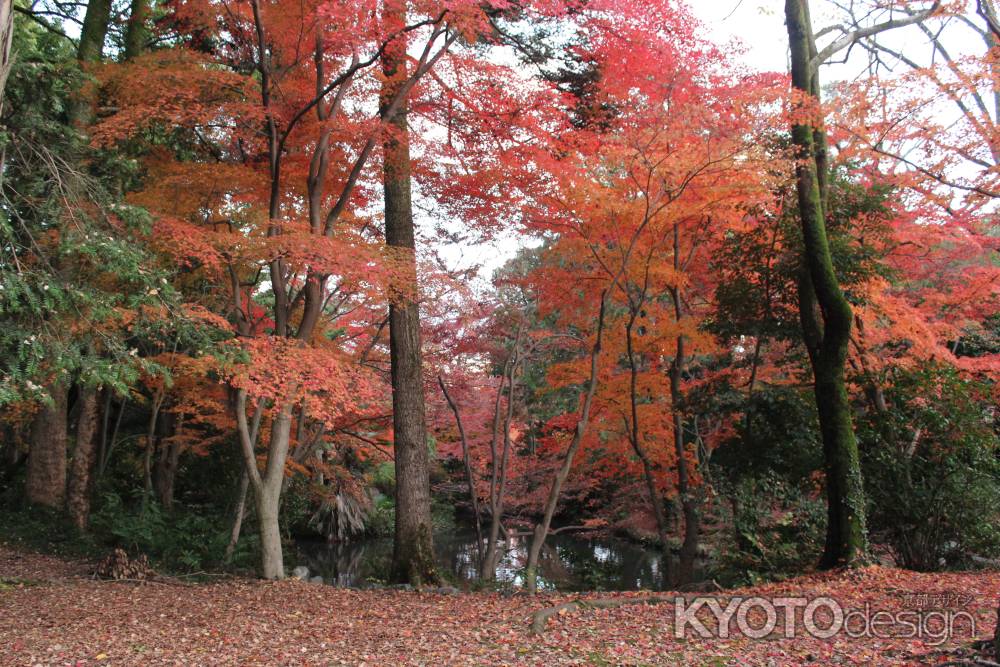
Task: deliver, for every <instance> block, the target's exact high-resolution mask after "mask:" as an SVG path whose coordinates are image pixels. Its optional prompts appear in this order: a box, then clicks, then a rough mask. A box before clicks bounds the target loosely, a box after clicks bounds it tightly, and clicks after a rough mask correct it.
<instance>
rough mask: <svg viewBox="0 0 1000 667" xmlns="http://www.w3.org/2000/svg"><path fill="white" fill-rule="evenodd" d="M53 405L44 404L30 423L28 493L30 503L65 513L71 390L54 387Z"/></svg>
mask: <svg viewBox="0 0 1000 667" xmlns="http://www.w3.org/2000/svg"><path fill="white" fill-rule="evenodd" d="M49 394H50V396H51V398H52V402H51V403H43V404H42V406H41V407H40V408H39V411H38V414H37V415H35V418H34V419H33V420H32V423H31V441H30V444H29V449H28V473H27V479H26V481H25V491H26V493H27V496H28V502H31V503H35V504H38V505H45V506H46V507H51V508H53V509H62V507H63V502H64V500H65V498H66V432H67V426H66V411H67V403H68V402H69V388H68V387H67V386H66V385H64V384H61V383H54V384H53V385H52V386H51V387H50V389H49Z"/></svg>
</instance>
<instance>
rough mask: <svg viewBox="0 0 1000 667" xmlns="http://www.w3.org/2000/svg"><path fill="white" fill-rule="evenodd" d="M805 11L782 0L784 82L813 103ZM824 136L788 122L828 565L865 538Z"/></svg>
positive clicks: (847, 325)
mask: <svg viewBox="0 0 1000 667" xmlns="http://www.w3.org/2000/svg"><path fill="white" fill-rule="evenodd" d="M808 17H809V7H808V0H786V2H785V18H786V23H787V27H788V40H789V46H790V48H791V62H792V86H793V88H794V89H796V90H798V91H799V92H800V93H801V94H802V95H803V96H804V97H805V98H806V99H808V98H810V97H811V98H812V100H813V102H818V101H819V97H818V92H819V84H818V78H817V77H816V74H815V72H814V71H813V68H812V65H811V62H812V60H813V54H814V52H815V47H814V46H813V45H812V34H811V30H812V28H811V26H810V23H809V19H808ZM825 141H826V140H825V133H824V132H823V130H822V122H821V121H819V120H815V121H812V122H807V121H800V122H798V123H796V124H795V125H793V126H792V142H793V145H794V148H795V151H796V158H797V164H796V168H795V174H796V188H797V192H798V200H799V214H800V218H801V225H802V236H803V255H802V263H803V272H802V275H801V276H800V281H799V288H800V298H799V301H800V316H801V319H802V322H803V335H804V339H805V342H806V347H807V348H808V349H809V356H810V360H811V362H812V366H813V376H814V390H815V396H816V407H817V412H818V414H819V423H820V432H821V434H822V438H823V454H824V464H825V465H824V467H825V472H826V490H827V510H828V524H827V537H826V545H825V549H824V553H823V557H822V559H821V561H820V566H821V567H835V566H838V565H854V564H857V563H861V562H863V561H864V560H865V558H866V556H867V549H868V545H867V536H866V529H865V500H864V490H863V487H862V481H861V468H860V463H859V460H858V445H857V441H856V439H855V436H854V428H853V424H852V421H851V406H850V402H849V398H848V394H847V388H846V385H845V381H844V365H845V363H846V359H847V352H848V346H849V344H850V334H851V323H852V320H853V314H852V312H851V306H850V303H848V301H847V299H846V298H845V297H844V294H843V292H842V291H841V289H840V284H839V282H838V280H837V276H836V273H835V271H834V267H833V258H832V255H831V252H830V246H829V242H828V239H827V234H826V220H825V213H824V201H823V200H824V198H825V194H824V190H825V187H824V184H825V176H826V174H825V172H826V168H825V167H826V165H825V161H826V160H825V151H826V146H825ZM819 144H822V145H819ZM821 171H822V173H821ZM817 307H818V309H819V314H818V315H817V313H816V309H817Z"/></svg>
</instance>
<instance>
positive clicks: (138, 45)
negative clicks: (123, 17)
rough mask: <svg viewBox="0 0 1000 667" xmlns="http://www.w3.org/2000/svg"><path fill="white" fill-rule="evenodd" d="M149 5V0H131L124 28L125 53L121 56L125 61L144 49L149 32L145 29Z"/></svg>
mask: <svg viewBox="0 0 1000 667" xmlns="http://www.w3.org/2000/svg"><path fill="white" fill-rule="evenodd" d="M149 3H150V0H132V6H131V8H130V11H129V16H128V25H127V26H126V28H125V51H124V53H123V54H122V56H123V57H124V59H125V60H132V59H133V58H135V57H136V56H137V55H139V54H140V53H142V52H143V50H144V49H145V48H146V42H147V41H148V40H149V30H148V29H147V27H146V20H147V19H148V18H149Z"/></svg>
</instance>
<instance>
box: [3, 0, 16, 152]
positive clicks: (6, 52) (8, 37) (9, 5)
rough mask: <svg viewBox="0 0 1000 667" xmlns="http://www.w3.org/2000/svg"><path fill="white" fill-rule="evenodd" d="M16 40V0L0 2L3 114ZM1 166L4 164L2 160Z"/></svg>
mask: <svg viewBox="0 0 1000 667" xmlns="http://www.w3.org/2000/svg"><path fill="white" fill-rule="evenodd" d="M13 38H14V0H0V113H3V92H4V89H5V88H6V87H7V77H8V76H9V75H10V68H11V65H12V64H13V63H12V61H11V59H10V45H11V42H12V40H13ZM0 164H3V161H2V159H0Z"/></svg>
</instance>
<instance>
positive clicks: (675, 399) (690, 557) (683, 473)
mask: <svg viewBox="0 0 1000 667" xmlns="http://www.w3.org/2000/svg"><path fill="white" fill-rule="evenodd" d="M677 303H679V300H677ZM676 345H677V349H676V352H675V356H674V363H673V365H672V366H671V367H670V400H671V403H672V404H673V422H674V451H675V452H676V454H677V493H678V495H679V496H680V503H681V510H682V512H683V514H684V542H683V543H682V544H681V558H680V566H679V567H678V571H677V577H678V583H681V584H686V583H690V582H691V581H693V580H694V562H695V558H696V557H697V555H698V531H699V528H700V523H701V516H700V512H699V507H698V499H697V498H696V497H695V495H694V490H693V489H692V487H691V475H690V471H689V470H688V460H687V447H686V446H685V443H684V416H683V414H682V413H681V408H680V402H681V370H682V368H683V366H684V363H685V354H684V338H683V337H682V336H678V337H677V341H676Z"/></svg>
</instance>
